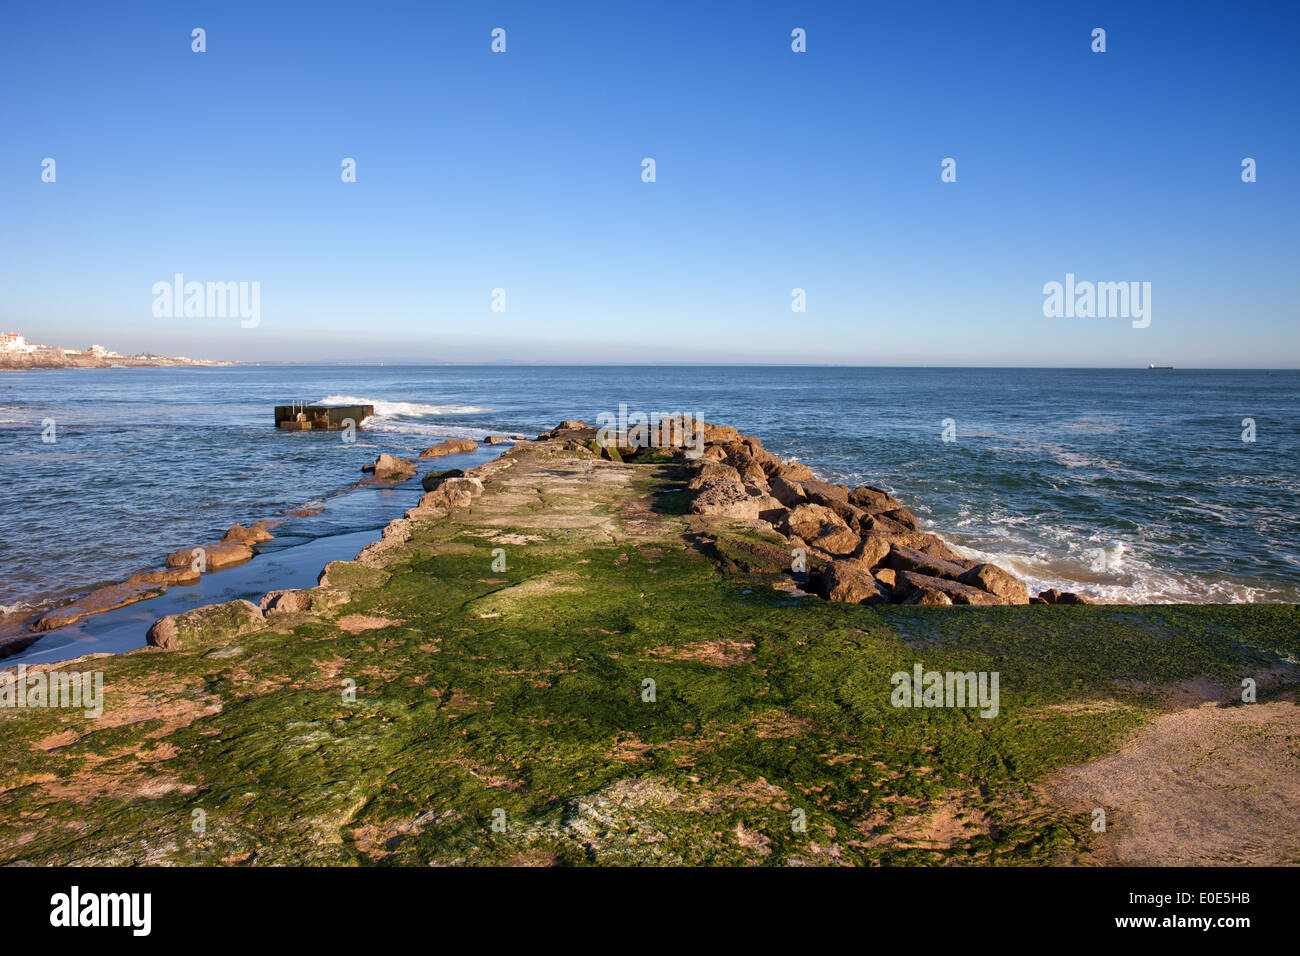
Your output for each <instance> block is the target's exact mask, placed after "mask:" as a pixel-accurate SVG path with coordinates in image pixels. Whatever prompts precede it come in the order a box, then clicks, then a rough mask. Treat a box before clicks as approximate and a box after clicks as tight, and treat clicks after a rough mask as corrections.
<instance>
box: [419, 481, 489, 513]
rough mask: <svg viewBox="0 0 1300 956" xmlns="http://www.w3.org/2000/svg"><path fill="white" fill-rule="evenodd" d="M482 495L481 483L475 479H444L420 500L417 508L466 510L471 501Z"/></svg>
mask: <svg viewBox="0 0 1300 956" xmlns="http://www.w3.org/2000/svg"><path fill="white" fill-rule="evenodd" d="M482 493H483V482H481V481H479V480H478V479H477V478H465V477H460V478H446V479H444V480H443V481H442V482H440V483H439V484H438V485H437V487H435V488H434V489H433V490H432V491H430V492H429V493H428V494H427V495H424V496H423V497H422V498H421V499H420V503H419V504H418V505H416V507H417V508H446V509H447V510H448V511H450V510H451V509H452V508H468V507H469V506H470V503H471V502H472V501H473V499H475V498H477V497H478V496H479V495H481V494H482Z"/></svg>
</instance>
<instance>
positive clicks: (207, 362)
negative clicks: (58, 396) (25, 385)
mask: <svg viewBox="0 0 1300 956" xmlns="http://www.w3.org/2000/svg"><path fill="white" fill-rule="evenodd" d="M234 364H235V363H234V362H219V361H215V360H213V359H192V358H186V357H185V356H183V355H179V356H171V355H154V354H152V353H150V352H143V353H139V354H136V355H123V354H122V353H120V352H115V351H113V350H111V349H106V348H104V347H103V346H101V345H92V346H91V347H90V348H88V349H68V348H61V347H59V346H55V345H37V344H35V343H30V342H27V341H26V339H24V338H23V336H22V335H20V334H18V333H17V332H6V333H3V334H0V371H22V370H27V369H33V370H34V369H63V368H115V367H116V368H183V367H187V366H213V367H216V366H229V365H234Z"/></svg>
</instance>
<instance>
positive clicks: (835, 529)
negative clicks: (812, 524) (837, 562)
mask: <svg viewBox="0 0 1300 956" xmlns="http://www.w3.org/2000/svg"><path fill="white" fill-rule="evenodd" d="M808 543H809V544H810V545H811V546H812V547H814V548H817V549H818V550H820V551H824V552H826V553H827V554H832V555H835V556H836V557H847V556H849V555H851V554H853V552H854V551H855V550H857V547H858V545H859V544H861V543H862V542H861V539H860V538H859V537H858V536H857V534H856V533H854V532H853V531H851V530H849V529H848V528H845V527H842V526H840V525H832V524H825V525H822V528H821V530H820V531H819V532H818V533H817V534H816V535H814V536H813V537H812V538H809V539H808Z"/></svg>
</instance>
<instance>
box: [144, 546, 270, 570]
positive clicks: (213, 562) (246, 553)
mask: <svg viewBox="0 0 1300 956" xmlns="http://www.w3.org/2000/svg"><path fill="white" fill-rule="evenodd" d="M255 553H256V552H254V550H253V549H252V548H251V547H249V546H248V545H245V544H235V543H233V542H226V541H219V542H217V543H216V544H201V545H196V546H195V547H192V548H181V549H180V550H179V551H173V552H172V553H171V554H169V555H167V559H166V561H165V562H164V563H165V564H166V566H167V567H169V568H185V567H189V568H193V567H195V565H196V564H197V566H198V570H199V571H220V570H221V569H222V568H232V567H234V566H235V565H237V564H243V563H244V562H245V561H248V560H249V559H251V558H252V557H253V555H254V554H255Z"/></svg>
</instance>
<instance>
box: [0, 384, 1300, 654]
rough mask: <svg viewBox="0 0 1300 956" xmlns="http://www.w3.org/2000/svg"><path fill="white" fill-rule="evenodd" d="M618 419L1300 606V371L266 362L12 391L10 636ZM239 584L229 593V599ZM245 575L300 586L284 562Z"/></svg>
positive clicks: (4, 390)
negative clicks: (520, 438) (192, 561)
mask: <svg viewBox="0 0 1300 956" xmlns="http://www.w3.org/2000/svg"><path fill="white" fill-rule="evenodd" d="M291 400H305V401H308V402H327V403H340V404H360V403H367V404H373V405H374V406H375V409H376V415H375V418H374V419H373V420H372V421H370V422H369V423H367V425H366V427H364V428H363V429H362V430H361V431H360V432H358V434H357V440H356V442H355V443H351V444H349V443H346V442H344V441H343V440H342V438H341V435H340V433H284V432H277V431H276V429H275V428H274V427H273V424H272V411H271V409H272V406H273V405H276V404H286V403H288V402H290V401H291ZM621 404H623V405H626V406H627V408H628V410H629V411H633V412H635V411H641V412H644V413H647V414H651V415H653V414H654V413H665V414H672V413H693V414H697V415H700V416H702V417H704V418H705V419H707V420H709V421H712V422H717V423H722V424H730V425H735V426H736V427H738V428H739V429H740V430H741V431H742V432H744V433H747V434H753V435H757V436H758V437H759V438H761V439H762V440H763V442H764V445H765V446H766V447H767V448H769V449H771V450H772V451H774V452H776V453H777V454H780V455H782V456H790V457H796V458H798V460H800V461H801V462H804V463H805V464H807V465H809V466H811V467H812V468H813V469H814V470H815V471H817V472H818V473H819V474H821V475H822V476H823V477H826V478H828V479H830V480H833V481H837V482H845V483H850V484H855V483H858V484H872V485H878V486H881V487H884V488H886V489H888V490H890V491H892V492H893V493H894V494H895V495H897V496H898V497H899V498H900V499H902V501H903V502H904V503H905V504H907V505H908V507H910V508H911V509H912V510H913V511H914V512H915V513H916V515H917V516H918V518H920V519H921V521H922V523H923V525H925V526H926V527H927V529H928V530H932V531H934V532H936V533H938V534H939V535H941V536H942V537H943V538H945V539H946V540H947V541H949V542H951V543H953V544H954V545H957V546H959V547H961V548H964V549H966V551H967V553H968V554H969V555H970V556H972V557H979V558H983V559H987V560H991V561H994V562H996V563H998V564H1000V565H1002V566H1004V567H1006V568H1007V569H1008V570H1010V571H1012V572H1014V573H1015V574H1017V575H1019V576H1021V577H1022V578H1024V579H1025V580H1026V581H1027V582H1028V583H1029V584H1030V587H1031V590H1036V589H1040V588H1045V587H1056V588H1060V589H1062V590H1072V591H1076V592H1079V593H1082V594H1085V595H1088V596H1090V597H1093V598H1095V599H1098V600H1101V601H1105V602H1118V603H1162V602H1268V601H1286V602H1294V601H1300V519H1298V518H1297V514H1296V502H1297V497H1298V496H1297V492H1298V491H1300V372H1294V371H1223V370H1184V369H1175V370H1148V369H1133V370H1087V369H1074V370H1062V369H956V368H952V369H949V368H942V369H919V368H835V367H730V366H723V367H699V366H670V367H629V366H606V367H595V366H579V367H556V366H541V367H533V366H461V365H456V366H392V365H385V366H250V367H222V368H176V369H93V370H68V371H39V372H13V373H0V461H2V462H3V464H4V469H5V475H6V480H5V482H4V483H3V485H0V605H2V607H0V616H2V617H3V620H7V621H9V622H10V623H13V622H16V621H19V620H26V619H29V618H30V616H31V615H32V614H33V613H34V612H35V611H38V610H39V609H41V608H44V607H46V606H48V605H49V604H51V603H52V602H57V601H59V600H61V599H66V598H68V597H70V596H74V595H77V594H80V593H83V592H85V591H86V590H88V589H90V588H93V587H95V586H97V585H100V584H104V583H109V582H114V581H117V580H121V579H122V578H124V577H125V576H127V575H129V574H131V573H134V572H136V571H140V570H147V569H152V568H157V567H160V566H161V564H162V559H163V556H164V555H165V554H166V553H167V552H169V551H172V550H175V549H177V548H180V547H183V546H189V545H192V544H196V543H201V542H204V541H211V540H215V538H217V537H220V535H221V533H223V532H224V531H225V529H226V528H228V527H229V526H230V525H232V524H234V523H236V522H239V523H242V524H247V523H250V522H253V521H257V520H260V519H263V518H274V517H277V516H286V515H289V513H290V512H299V511H302V510H303V509H306V511H307V512H312V511H315V510H316V509H323V510H321V511H320V512H319V514H311V515H300V516H292V517H289V518H287V519H286V521H285V523H284V524H283V525H282V526H281V527H280V528H278V529H277V539H276V542H274V543H273V547H274V548H275V549H277V550H278V551H279V553H280V554H281V556H282V557H283V556H284V555H286V554H287V553H288V550H289V549H292V548H300V547H305V546H307V545H310V544H312V543H313V542H316V543H317V544H316V546H315V548H314V549H313V550H308V551H304V552H301V553H300V554H301V555H302V560H303V561H315V560H317V559H319V558H320V557H321V556H323V555H326V553H327V552H329V553H330V554H331V555H332V556H331V557H327V559H331V560H332V559H336V558H349V557H351V556H352V554H354V553H355V551H356V550H357V548H358V547H359V545H357V544H356V542H357V541H361V542H362V543H364V542H365V541H366V540H373V537H377V535H378V530H379V528H380V527H382V525H383V524H385V523H386V522H387V521H389V520H391V519H392V518H393V517H396V516H398V515H400V513H401V512H402V511H403V510H405V508H408V507H411V506H412V505H413V504H414V499H415V497H418V493H419V488H418V485H416V486H415V487H414V489H413V490H411V489H406V490H401V491H394V492H383V491H377V490H375V489H363V490H356V489H355V485H356V482H357V480H358V479H359V478H360V477H361V471H360V469H361V466H362V465H363V464H365V463H368V462H370V461H373V459H374V458H375V456H376V455H377V454H379V453H380V452H391V453H393V454H397V455H411V454H414V453H416V452H418V450H419V449H421V448H423V447H425V446H426V445H429V444H432V443H434V442H436V441H438V440H441V439H442V438H444V437H449V436H467V437H472V438H481V437H482V436H483V435H484V434H486V433H488V432H499V433H511V432H522V433H525V434H528V435H530V436H532V435H535V434H536V433H537V432H539V431H542V430H545V429H548V428H550V427H552V426H554V425H555V424H556V423H557V422H558V421H560V420H561V419H565V418H579V419H585V420H586V421H588V422H590V423H592V424H595V423H596V418H597V415H598V414H600V413H602V412H605V413H609V414H611V415H613V414H617V413H618V410H619V407H620V405H621ZM1247 419H1249V420H1250V421H1249V422H1248V421H1246V420H1247ZM51 422H52V423H53V430H52V432H51V429H50V428H49V427H48V426H49V423H51ZM1252 432H1253V434H1252ZM1243 435H1245V436H1246V437H1247V438H1253V440H1244V439H1243ZM48 438H53V439H54V440H53V441H52V442H51V441H47V440H44V439H48ZM496 451H497V450H496V449H486V448H485V449H481V450H480V452H479V453H477V454H476V455H475V456H473V459H472V461H471V462H470V463H474V462H477V461H480V460H483V459H484V458H486V457H489V456H491V455H494V454H496ZM455 464H456V465H457V466H462V467H463V466H464V464H465V463H464V462H461V461H457V462H456V463H455ZM449 466H450V465H449ZM367 536H369V537H367ZM325 540H332V541H334V542H336V543H337V545H338V547H337V548H335V549H334V550H333V551H330V549H328V548H325V547H324V546H323V545H321V544H320V543H319V542H322V541H325ZM340 548H341V549H342V550H343V551H347V552H348V553H346V554H345V553H334V552H338V551H339V549H340ZM259 561H261V562H262V563H261V564H259ZM299 563H300V564H301V561H300V562H299ZM322 563H323V562H322ZM319 569H320V564H315V565H314V569H313V570H312V572H311V575H310V576H311V581H308V582H307V583H312V581H314V577H315V572H316V571H319ZM226 575H235V571H230V572H225V571H223V572H218V573H216V574H215V575H213V576H212V581H213V582H214V583H213V584H212V585H211V587H213V588H217V589H218V590H219V591H220V593H222V594H226V593H228V592H229V590H230V589H229V588H228V587H225V586H224V585H220V584H219V582H220V580H221V579H222V578H223V577H224V576H226ZM238 576H239V577H240V578H241V579H242V580H243V581H244V582H245V585H244V586H246V587H250V588H253V589H256V588H258V587H260V588H261V589H262V590H267V589H270V588H274V587H279V586H285V585H283V584H282V583H281V579H282V578H283V577H284V575H281V578H277V577H276V574H275V572H274V569H273V568H272V566H271V562H270V560H269V558H259V559H257V560H254V561H253V562H250V564H249V565H247V566H245V569H244V570H243V571H242V572H240V574H239V575H238ZM301 577H302V572H301V570H300V571H299V572H298V575H297V577H296V578H295V579H294V580H298V578H301ZM227 580H233V578H228V579H227ZM205 582H206V579H205ZM249 582H251V583H249ZM297 586H301V585H300V584H299V585H297ZM208 590H209V585H207V584H205V585H204V587H203V589H202V592H206V591H208ZM172 592H176V595H175V597H173V594H172V593H171V592H169V594H168V595H167V596H165V597H164V598H161V599H158V600H157V601H151V602H145V603H144V604H142V605H138V606H136V609H135V610H134V611H131V612H130V613H125V614H124V613H123V612H110V614H109V615H102V616H101V618H105V619H110V621H109V622H105V623H100V622H98V621H97V619H95V618H91V619H88V622H87V624H86V625H85V626H84V627H81V628H80V629H79V631H78V632H77V633H78V635H79V637H78V639H79V640H81V641H82V642H83V645H84V646H83V647H82V650H81V651H80V652H82V653H84V652H86V651H87V650H94V649H98V648H97V647H95V646H92V645H94V644H95V642H96V640H97V639H98V637H99V636H100V633H101V632H103V631H104V630H105V629H106V628H108V627H109V625H110V623H111V621H112V620H114V619H112V615H118V618H117V619H115V620H118V621H119V622H121V621H129V626H127V625H122V628H123V634H124V636H123V640H125V641H126V643H128V644H130V643H131V642H132V641H134V642H135V643H134V645H132V646H139V644H141V643H143V630H140V631H139V634H138V635H135V634H134V630H132V629H134V628H136V624H137V622H138V621H140V620H144V621H145V622H146V623H145V624H144V626H145V627H147V621H149V620H152V619H153V618H155V617H157V616H158V615H159V614H161V613H164V612H165V611H164V610H163V609H164V608H166V607H168V606H169V605H170V606H175V605H176V602H182V603H183V602H184V601H185V600H189V601H190V602H191V603H203V602H202V601H199V600H197V597H196V595H201V593H202V592H201V591H200V590H199V589H196V588H189V589H187V588H173V589H172ZM185 592H189V593H188V594H186V593H185ZM161 602H166V603H165V604H164V603H161ZM124 610H129V609H124ZM127 631H130V632H131V634H130V636H126V632H127ZM59 633H60V632H55V633H54V635H51V637H49V638H45V639H43V641H42V642H41V644H45V645H46V646H47V647H48V646H51V643H52V642H53V643H58V641H59V640H60V639H56V637H55V635H58V634H59ZM61 640H62V642H63V643H65V644H66V643H67V642H68V638H67V636H66V635H65V636H64V637H63V638H62V639H61ZM40 647H41V645H40V644H38V645H37V646H36V647H35V648H33V649H32V650H30V651H28V652H26V653H27V654H28V655H35V656H33V657H32V659H36V657H38V656H39V653H38V652H39V649H40ZM114 649H120V648H117V647H116V645H115V646H114ZM17 659H18V658H11V659H9V660H8V661H6V663H12V662H15V661H16V660H17Z"/></svg>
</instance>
